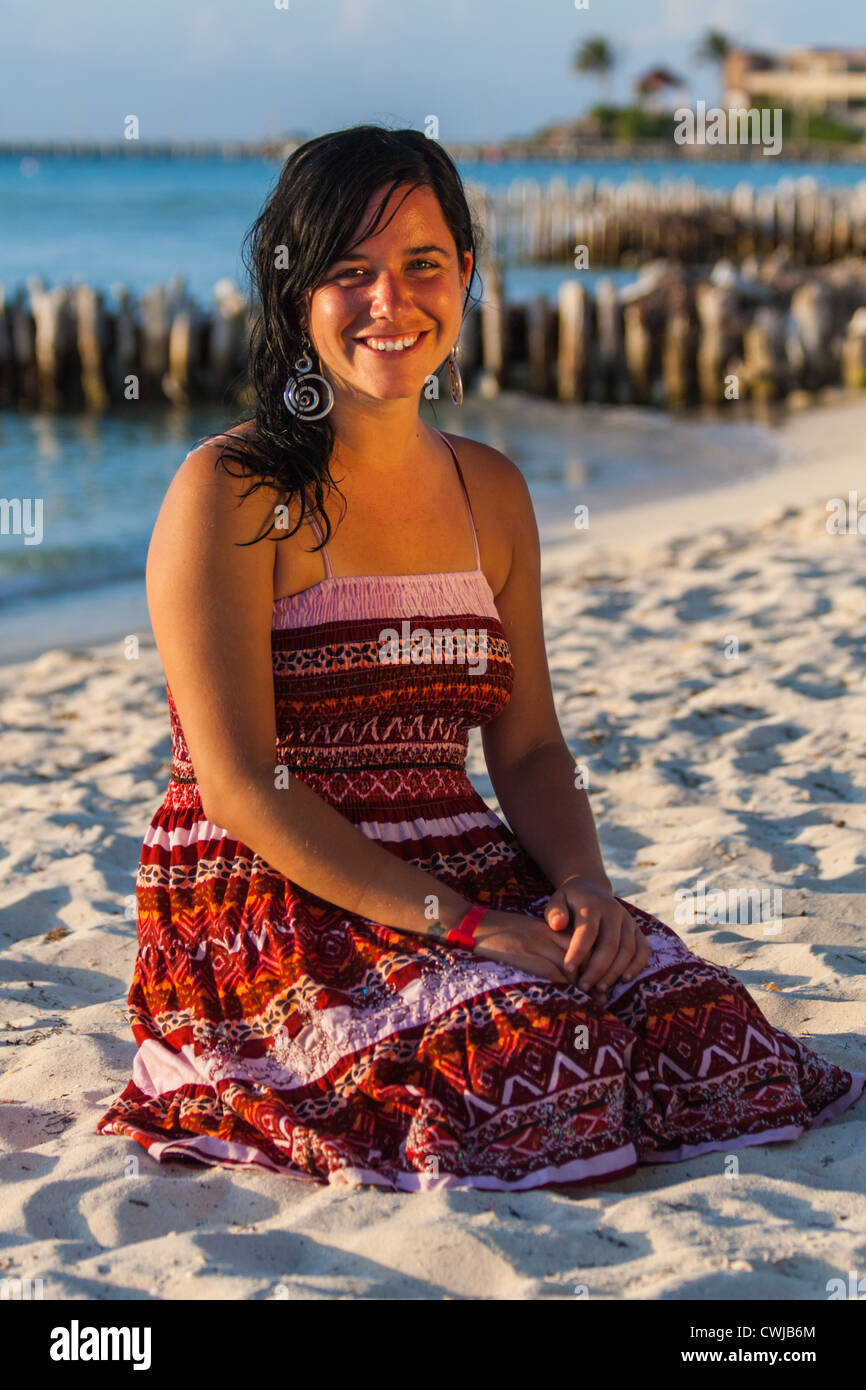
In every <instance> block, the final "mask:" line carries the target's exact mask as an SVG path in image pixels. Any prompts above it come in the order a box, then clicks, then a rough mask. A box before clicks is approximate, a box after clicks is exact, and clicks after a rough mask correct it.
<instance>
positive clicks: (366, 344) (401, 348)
mask: <svg viewBox="0 0 866 1390" xmlns="http://www.w3.org/2000/svg"><path fill="white" fill-rule="evenodd" d="M429 331H430V330H429V328H425V329H423V330H422V331H421V332H420V333H403V334H402V335H397V334H387V335H384V336H383V337H381V338H379V337H377V336H376V334H375V333H373V334H371V335H370V337H368V338H356V339H355V342H356V343H360V345H361V347H362V348H365V349H366V351H367V352H374V353H376V354H377V355H378V356H379V357H406V356H407V354H408V353H410V352H414V351H415V349H416V348H417V347H418V345H419V343H420V342H421V341H422V340H423V339H424V338H426V337H427V334H428V333H429Z"/></svg>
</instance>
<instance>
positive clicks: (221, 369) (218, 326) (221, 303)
mask: <svg viewBox="0 0 866 1390" xmlns="http://www.w3.org/2000/svg"><path fill="white" fill-rule="evenodd" d="M213 296H214V300H215V301H216V313H215V315H214V319H213V322H212V324H211V330H210V336H209V339H208V347H207V375H208V380H209V382H210V387H211V390H212V391H213V393H214V394H217V393H218V392H219V391H222V390H223V388H224V387H225V386H226V385H227V384H228V382H229V380H230V379H231V378H232V377H233V376H234V375H235V374H236V373H237V372H238V371H239V370H240V367H241V355H242V350H243V347H244V336H245V329H246V315H247V301H246V297H245V295H243V294H242V293H241V291H240V290H239V289H238V287H237V285H236V284H235V282H234V281H233V280H230V279H228V278H226V279H223V280H217V282H216V284H215V285H214V287H213Z"/></svg>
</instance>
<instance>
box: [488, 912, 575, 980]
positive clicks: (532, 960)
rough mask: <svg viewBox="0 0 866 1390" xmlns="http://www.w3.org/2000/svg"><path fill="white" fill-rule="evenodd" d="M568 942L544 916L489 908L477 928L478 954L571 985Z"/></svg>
mask: <svg viewBox="0 0 866 1390" xmlns="http://www.w3.org/2000/svg"><path fill="white" fill-rule="evenodd" d="M568 945H569V943H568V940H567V938H566V937H564V936H560V935H559V934H558V933H556V932H552V931H551V930H550V927H549V926H548V925H547V923H546V922H545V921H543V920H542V919H541V918H540V917H529V916H526V915H525V914H524V913H522V912H498V911H496V910H495V909H492V908H488V910H487V911H486V912H485V914H484V916H483V917H482V919H481V921H480V922H479V924H478V926H477V927H476V929H475V952H474V954H475V955H476V956H484V957H485V958H486V959H488V960H497V961H501V962H502V963H503V964H504V965H513V966H516V968H517V969H518V970H526V971H527V972H528V973H529V974H531V975H539V976H541V978H542V979H543V980H553V981H554V983H555V984H558V985H568V984H571V983H572V980H571V978H570V977H569V976H568V975H567V974H566V972H565V970H564V969H563V961H564V959H565V953H566V951H567V950H568Z"/></svg>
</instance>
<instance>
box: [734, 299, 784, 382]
mask: <svg viewBox="0 0 866 1390" xmlns="http://www.w3.org/2000/svg"><path fill="white" fill-rule="evenodd" d="M743 357H744V360H745V372H746V385H747V389H748V392H749V396H750V397H751V399H752V400H755V401H775V400H778V399H779V397H780V396H783V395H784V394H785V391H786V390H787V386H788V372H787V363H786V361H785V328H784V319H783V316H782V314H781V313H780V312H779V310H778V309H771V308H761V309H758V310H757V312H756V313H755V317H754V319H753V320H752V322H751V323H750V324H748V325H747V326H746V328H745V329H744V331H743Z"/></svg>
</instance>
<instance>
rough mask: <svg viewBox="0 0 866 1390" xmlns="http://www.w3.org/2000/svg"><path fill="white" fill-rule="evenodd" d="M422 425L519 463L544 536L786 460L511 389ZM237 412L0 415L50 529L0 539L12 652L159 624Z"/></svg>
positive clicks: (727, 429) (751, 446)
mask: <svg viewBox="0 0 866 1390" xmlns="http://www.w3.org/2000/svg"><path fill="white" fill-rule="evenodd" d="M421 413H422V418H424V419H425V420H426V421H427V422H428V423H430V424H433V425H436V426H438V427H439V428H441V429H444V430H447V431H449V432H452V433H455V434H463V435H466V436H468V437H469V438H472V439H480V440H482V441H483V442H484V443H487V444H490V445H492V446H493V447H494V448H496V449H499V450H500V451H501V452H502V453H504V454H506V455H507V456H508V457H509V458H511V459H513V460H514V462H515V463H517V464H518V466H519V467H520V468H521V469H522V471H523V473H524V475H525V476H526V478H527V481H528V483H529V488H530V493H531V495H532V499H533V503H534V506H535V511H536V516H537V519H538V524H539V531H540V534H541V538H542V542H543V543H545V542H549V541H555V540H561V539H564V538H565V537H567V536H568V535H569V534H573V533H574V515H575V512H574V509H575V507H576V506H578V505H586V506H588V507H589V509H590V524H591V518H592V516H593V515H597V514H600V513H603V512H605V511H608V510H610V509H611V508H614V507H619V508H622V507H625V506H630V505H634V504H637V503H640V502H641V501H643V500H650V499H658V498H660V497H664V496H675V495H676V496H679V495H682V494H683V493H688V492H691V493H695V494H698V493H699V492H700V491H701V490H702V489H704V488H707V487H713V486H719V485H720V484H722V483H724V482H725V481H734V480H736V479H738V478H743V477H746V476H754V475H756V474H758V473H762V472H766V471H768V470H772V469H774V468H775V467H776V466H777V464H778V461H779V459H778V451H777V447H776V442H775V437H774V431H773V429H772V427H771V426H768V425H763V424H758V423H750V422H747V421H742V422H735V421H732V422H728V421H720V422H718V423H711V422H707V421H703V420H700V419H687V418H674V417H671V416H669V415H667V414H665V413H664V412H661V411H654V410H643V409H639V408H633V407H629V406H620V407H611V406H601V405H587V406H565V405H558V404H557V403H555V402H551V401H544V400H540V399H536V398H532V397H526V396H522V395H519V394H517V393H511V392H506V393H504V394H503V395H502V396H501V397H499V398H498V399H497V400H493V401H483V400H476V399H474V398H473V397H471V396H467V397H466V399H465V401H464V404H463V405H462V406H461V407H460V408H459V409H458V408H456V407H454V406H453V405H452V404H451V402H450V401H447V400H445V401H440V402H439V403H438V404H437V405H436V407H435V413H434V409H433V407H432V405H431V404H430V403H427V402H424V403H423V404H422V410H421ZM228 423H230V420H229V419H228V418H227V417H226V416H224V415H221V414H220V413H219V412H218V411H217V410H215V409H213V408H209V409H206V410H204V409H202V410H188V411H177V410H174V409H165V410H161V409H159V408H157V407H143V406H142V405H141V404H140V403H134V404H133V403H130V413H129V414H125V413H124V412H123V411H121V410H115V411H113V412H112V413H111V414H109V415H106V416H104V417H102V418H99V419H97V418H92V417H88V416H84V415H72V414H69V415H62V416H50V415H46V414H24V413H18V412H8V411H7V412H0V499H2V498H7V499H9V498H18V499H22V501H23V499H31V503H32V504H33V509H32V511H31V517H32V518H33V519H35V518H36V516H37V515H39V512H38V508H37V504H38V507H41V526H40V528H39V531H37V530H36V528H32V529H31V540H32V543H30V542H29V541H28V539H27V537H26V536H25V534H24V528H23V527H22V530H21V532H20V533H17V534H16V533H12V532H9V533H7V534H2V533H0V660H2V661H7V662H8V661H15V660H23V659H25V658H27V657H31V656H35V655H37V654H38V653H39V652H41V651H44V650H47V649H48V648H49V647H51V646H56V645H60V644H64V645H65V644H67V643H69V642H77V643H83V642H88V641H99V640H107V639H108V638H109V637H113V636H122V635H125V634H127V633H131V632H137V633H139V634H141V633H143V632H147V631H148V630H149V619H148V616H147V607H146V598H145V588H144V571H145V561H146V556H147V547H148V543H149V539H150V534H151V531H152V529H153V524H154V521H155V520H156V516H157V513H158V511H159V507H160V504H161V502H162V498H163V496H164V495H165V491H166V489H167V487H168V484H169V482H170V481H171V478H172V476H173V475H174V473H175V471H176V470H177V468H178V467H179V465H180V463H181V461H182V460H183V458H184V457H185V455H186V454H187V453H188V451H189V450H190V448H192V446H193V444H194V443H195V440H196V439H197V438H199V437H201V436H202V435H205V434H211V433H215V432H216V431H218V430H220V429H223V428H225V427H226V425H227V424H228Z"/></svg>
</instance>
